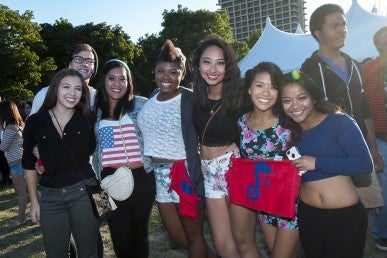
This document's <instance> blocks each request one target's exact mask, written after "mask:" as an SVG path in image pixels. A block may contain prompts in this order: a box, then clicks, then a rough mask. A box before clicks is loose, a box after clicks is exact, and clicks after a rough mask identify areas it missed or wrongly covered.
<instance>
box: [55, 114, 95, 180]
mask: <svg viewBox="0 0 387 258" xmlns="http://www.w3.org/2000/svg"><path fill="white" fill-rule="evenodd" d="M51 113H52V115H53V117H54V118H55V121H56V123H57V124H58V127H59V130H60V132H61V133H62V139H63V140H64V138H63V136H64V134H63V129H62V127H61V126H60V124H59V121H58V119H57V118H56V116H55V113H54V111H53V110H52V109H51ZM65 145H66V147H67V150H68V151H69V153H70V156H71V159H72V160H73V161H74V164H75V166H76V167H77V169H78V173H79V175H80V176H81V177H82V178H83V179H86V178H85V177H84V176H83V174H82V173H81V168H80V167H79V166H78V162H77V160H76V159H75V157H74V154H73V152H72V151H71V149H70V147H69V145H68V144H67V142H66V144H65ZM97 180H98V179H97Z"/></svg>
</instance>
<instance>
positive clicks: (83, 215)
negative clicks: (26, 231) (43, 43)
mask: <svg viewBox="0 0 387 258" xmlns="http://www.w3.org/2000/svg"><path fill="white" fill-rule="evenodd" d="M89 101H90V100H89V90H88V88H87V86H86V84H85V82H84V79H83V78H82V75H81V74H80V73H79V72H78V71H76V70H73V69H64V70H61V71H59V72H58V73H57V74H55V76H54V78H53V79H52V82H51V84H50V86H49V89H48V92H47V95H46V98H45V100H44V103H43V106H42V107H41V109H40V110H39V112H38V113H36V114H34V115H32V116H30V117H29V119H28V120H27V123H26V126H25V129H24V132H23V138H24V142H23V147H24V150H23V159H22V165H23V168H24V169H25V176H26V180H27V186H28V190H29V193H30V200H31V218H32V221H33V222H35V223H40V224H41V227H42V232H43V242H44V248H45V251H46V255H47V257H55V258H57V257H66V256H67V257H68V243H69V239H70V234H73V236H74V239H75V242H76V244H77V250H78V257H97V232H98V222H97V219H96V218H95V216H94V214H93V210H92V206H91V203H90V200H89V197H88V195H87V193H86V191H85V185H87V184H96V180H95V178H94V173H93V170H92V168H91V165H90V163H89V157H90V154H91V153H92V152H93V151H94V149H95V137H94V133H93V124H94V120H95V116H94V115H93V113H91V111H89ZM36 145H38V146H39V154H40V158H41V160H42V162H43V164H44V168H45V171H44V173H43V174H42V175H41V178H40V181H39V184H40V190H41V194H42V198H41V204H39V202H38V198H37V191H36V181H37V175H36V171H35V163H36V157H35V156H34V154H33V147H34V146H36Z"/></svg>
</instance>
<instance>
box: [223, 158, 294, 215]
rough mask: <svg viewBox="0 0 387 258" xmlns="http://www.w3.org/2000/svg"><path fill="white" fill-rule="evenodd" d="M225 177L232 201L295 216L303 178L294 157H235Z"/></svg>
mask: <svg viewBox="0 0 387 258" xmlns="http://www.w3.org/2000/svg"><path fill="white" fill-rule="evenodd" d="M226 179H227V184H228V190H229V195H230V202H231V203H233V204H239V205H242V206H246V207H248V208H251V209H254V210H259V211H265V212H267V213H270V214H275V215H279V216H281V217H287V218H294V216H295V214H296V208H295V204H296V201H297V196H298V191H299V187H300V180H301V178H300V176H299V175H298V170H297V169H296V168H295V167H294V166H293V165H292V164H291V161H289V160H283V161H275V160H259V161H254V160H250V159H245V158H232V159H231V167H230V169H229V171H228V172H227V174H226Z"/></svg>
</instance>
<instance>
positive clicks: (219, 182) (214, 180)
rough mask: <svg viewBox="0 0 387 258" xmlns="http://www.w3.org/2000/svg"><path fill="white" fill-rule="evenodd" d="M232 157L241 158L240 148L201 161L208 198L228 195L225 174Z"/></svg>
mask: <svg viewBox="0 0 387 258" xmlns="http://www.w3.org/2000/svg"><path fill="white" fill-rule="evenodd" d="M230 158H240V153H239V149H234V150H233V151H230V152H227V153H225V154H223V155H221V156H219V157H216V158H214V159H211V160H202V161H201V163H202V172H203V177H204V191H205V196H206V198H224V197H226V196H228V189H227V181H226V177H225V174H226V172H227V171H228V169H229V167H230Z"/></svg>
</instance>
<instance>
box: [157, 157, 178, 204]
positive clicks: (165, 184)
mask: <svg viewBox="0 0 387 258" xmlns="http://www.w3.org/2000/svg"><path fill="white" fill-rule="evenodd" d="M172 165H173V163H154V173H155V179H156V202H173V203H179V202H180V199H179V196H178V195H177V193H176V192H175V191H174V190H171V191H169V188H170V187H171V179H170V178H169V174H170V173H171V167H172Z"/></svg>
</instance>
